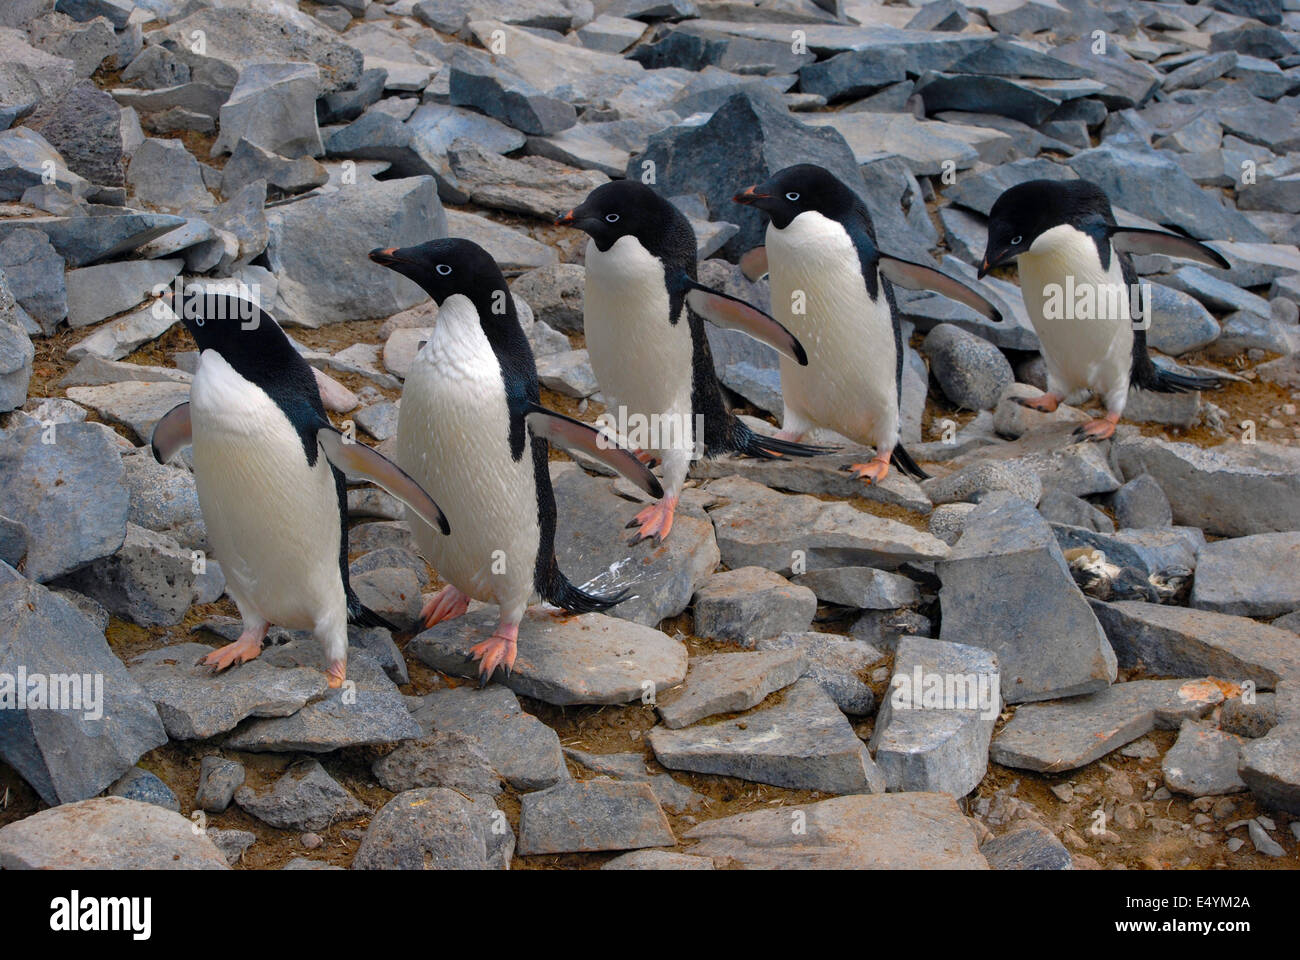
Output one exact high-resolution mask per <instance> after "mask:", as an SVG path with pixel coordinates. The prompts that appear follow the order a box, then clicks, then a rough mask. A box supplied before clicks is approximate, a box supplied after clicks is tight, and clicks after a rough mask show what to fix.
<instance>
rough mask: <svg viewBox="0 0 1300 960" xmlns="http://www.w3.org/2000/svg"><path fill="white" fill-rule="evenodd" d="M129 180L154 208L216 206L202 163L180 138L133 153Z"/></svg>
mask: <svg viewBox="0 0 1300 960" xmlns="http://www.w3.org/2000/svg"><path fill="white" fill-rule="evenodd" d="M126 182H127V185H128V186H129V187H130V188H131V192H132V193H133V194H134V195H135V198H136V199H137V200H139V201H140V202H142V203H146V204H149V205H150V206H153V207H161V208H163V209H165V210H182V209H187V208H194V209H196V210H205V209H210V208H211V207H212V206H213V202H212V195H211V194H210V193H208V190H207V187H206V186H205V185H204V182H203V172H202V170H201V169H200V167H199V162H198V161H197V160H195V159H194V157H193V156H192V155H191V154H190V152H189V151H188V150H186V149H185V145H184V144H183V143H181V141H179V140H155V139H153V138H150V139H148V140H146V141H145V142H144V143H143V144H141V145H140V146H139V147H138V148H136V151H135V152H134V153H133V154H131V162H130V163H129V164H128V165H127V168H126ZM136 302H137V303H138V302H139V301H136Z"/></svg>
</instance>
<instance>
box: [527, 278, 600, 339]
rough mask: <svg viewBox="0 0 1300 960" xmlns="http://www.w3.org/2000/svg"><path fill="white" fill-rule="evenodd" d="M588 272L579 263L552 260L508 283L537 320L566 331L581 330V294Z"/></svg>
mask: <svg viewBox="0 0 1300 960" xmlns="http://www.w3.org/2000/svg"><path fill="white" fill-rule="evenodd" d="M586 278H587V272H586V270H585V269H583V267H582V266H581V265H580V264H576V263H555V264H550V265H547V266H542V267H538V268H537V269H535V270H529V271H528V272H527V273H525V274H523V275H522V276H520V277H518V278H517V279H516V280H515V281H514V282H513V283H511V284H510V291H511V293H512V294H513V295H514V296H516V297H519V298H522V299H524V300H526V301H527V302H528V305H529V306H531V307H532V308H533V313H534V314H535V315H536V317H537V319H538V320H541V321H544V322H545V323H549V324H550V325H551V326H553V327H555V328H556V329H557V330H563V331H566V332H568V333H581V332H582V295H583V289H584V287H585V285H586Z"/></svg>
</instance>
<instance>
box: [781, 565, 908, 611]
mask: <svg viewBox="0 0 1300 960" xmlns="http://www.w3.org/2000/svg"><path fill="white" fill-rule="evenodd" d="M792 582H793V583H794V584H796V585H797V586H801V587H807V588H808V589H809V590H811V591H812V592H813V593H815V594H816V595H817V599H818V600H820V601H821V602H822V603H833V604H837V605H839V606H842V607H856V608H857V609H859V610H895V609H897V608H898V607H905V606H907V605H908V604H910V603H916V602H917V601H918V600H920V599H921V596H920V593H919V592H918V591H917V589H916V584H914V583H913V582H912V581H911V580H909V579H908V578H907V577H904V576H902V575H901V574H897V573H890V572H888V571H887V570H876V569H873V568H871V567H831V568H828V569H825V570H813V571H811V572H809V573H805V574H801V575H800V576H798V577H795V578H794V580H793V581H792Z"/></svg>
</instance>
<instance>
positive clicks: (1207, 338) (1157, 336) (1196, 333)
mask: <svg viewBox="0 0 1300 960" xmlns="http://www.w3.org/2000/svg"><path fill="white" fill-rule="evenodd" d="M1149 289H1150V291H1151V328H1150V329H1149V330H1148V331H1147V344H1148V345H1149V346H1151V347H1154V348H1155V349H1157V350H1159V351H1160V352H1161V353H1167V354H1169V355H1170V356H1173V357H1176V356H1179V355H1181V354H1184V353H1191V352H1192V351H1193V350H1199V349H1201V348H1202V347H1205V346H1207V345H1209V344H1211V343H1213V342H1214V341H1215V340H1217V339H1218V337H1219V323H1218V321H1217V320H1215V319H1214V317H1213V316H1211V314H1210V312H1209V311H1208V310H1206V309H1205V307H1203V306H1201V304H1200V303H1198V302H1197V301H1196V299H1195V298H1194V297H1192V296H1190V295H1189V294H1186V293H1183V292H1182V291H1181V290H1174V289H1172V288H1170V287H1166V286H1164V285H1163V284H1159V283H1155V284H1152V285H1151V286H1150V288H1149Z"/></svg>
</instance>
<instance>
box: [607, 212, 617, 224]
mask: <svg viewBox="0 0 1300 960" xmlns="http://www.w3.org/2000/svg"><path fill="white" fill-rule="evenodd" d="M605 220H606V222H608V223H618V214H617V213H607V214H605Z"/></svg>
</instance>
